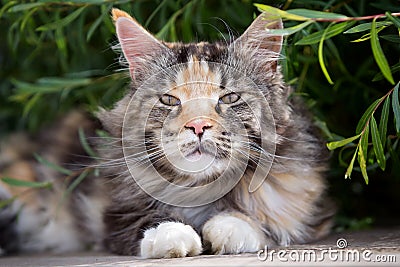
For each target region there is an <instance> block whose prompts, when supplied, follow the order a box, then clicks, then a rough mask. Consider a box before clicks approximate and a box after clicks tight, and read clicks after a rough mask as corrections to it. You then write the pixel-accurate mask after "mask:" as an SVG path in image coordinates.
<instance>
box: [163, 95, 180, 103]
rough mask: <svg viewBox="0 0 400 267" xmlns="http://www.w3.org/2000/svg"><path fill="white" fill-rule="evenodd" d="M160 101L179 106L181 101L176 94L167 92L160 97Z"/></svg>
mask: <svg viewBox="0 0 400 267" xmlns="http://www.w3.org/2000/svg"><path fill="white" fill-rule="evenodd" d="M160 102H161V103H163V104H164V105H167V106H179V105H180V104H181V101H180V100H179V99H178V98H176V97H175V96H172V95H169V94H165V95H162V96H161V97H160Z"/></svg>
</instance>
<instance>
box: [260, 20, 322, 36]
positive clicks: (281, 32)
mask: <svg viewBox="0 0 400 267" xmlns="http://www.w3.org/2000/svg"><path fill="white" fill-rule="evenodd" d="M312 23H314V21H312V20H308V21H305V22H303V23H300V24H298V25H295V26H293V27H289V28H285V29H266V30H267V31H268V32H269V33H271V34H276V35H291V34H293V33H296V32H298V31H300V30H301V29H303V28H305V27H307V26H308V25H310V24H312Z"/></svg>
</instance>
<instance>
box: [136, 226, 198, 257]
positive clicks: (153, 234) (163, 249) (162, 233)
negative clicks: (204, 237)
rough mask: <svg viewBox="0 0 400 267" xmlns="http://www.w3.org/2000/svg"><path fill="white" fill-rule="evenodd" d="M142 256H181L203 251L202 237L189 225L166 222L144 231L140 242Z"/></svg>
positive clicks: (194, 254)
mask: <svg viewBox="0 0 400 267" xmlns="http://www.w3.org/2000/svg"><path fill="white" fill-rule="evenodd" d="M140 250H141V256H142V258H179V257H185V256H196V255H199V254H200V253H201V252H202V247H201V239H200V236H199V235H198V234H197V233H196V231H195V230H194V229H193V228H192V227H191V226H189V225H185V224H183V223H178V222H165V223H161V224H160V225H158V226H157V228H151V229H148V230H146V232H144V238H143V239H142V241H141V243H140Z"/></svg>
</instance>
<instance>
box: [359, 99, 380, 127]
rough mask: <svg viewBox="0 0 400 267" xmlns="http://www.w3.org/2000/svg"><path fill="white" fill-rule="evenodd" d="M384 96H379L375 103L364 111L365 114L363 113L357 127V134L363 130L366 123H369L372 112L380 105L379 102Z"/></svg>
mask: <svg viewBox="0 0 400 267" xmlns="http://www.w3.org/2000/svg"><path fill="white" fill-rule="evenodd" d="M381 100H382V98H379V99H377V100H375V101H374V103H372V104H371V105H370V106H369V107H368V108H367V110H366V111H365V112H364V114H363V115H362V117H361V119H360V121H359V122H358V124H357V127H356V134H359V133H361V132H362V130H363V128H364V126H365V124H366V123H367V121H368V120H369V118H370V117H371V114H372V113H373V112H374V111H375V108H376V107H377V106H378V104H379V103H380V102H381Z"/></svg>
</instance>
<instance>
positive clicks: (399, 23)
mask: <svg viewBox="0 0 400 267" xmlns="http://www.w3.org/2000/svg"><path fill="white" fill-rule="evenodd" d="M385 15H386V17H388V19H390V20H391V21H392V22H393V24H394V25H395V26H396V27H397V28H400V19H398V18H395V17H393V16H392V15H391V14H390V13H389V12H386V13H385Z"/></svg>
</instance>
